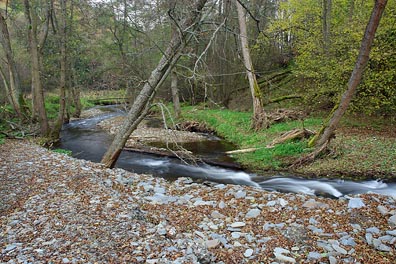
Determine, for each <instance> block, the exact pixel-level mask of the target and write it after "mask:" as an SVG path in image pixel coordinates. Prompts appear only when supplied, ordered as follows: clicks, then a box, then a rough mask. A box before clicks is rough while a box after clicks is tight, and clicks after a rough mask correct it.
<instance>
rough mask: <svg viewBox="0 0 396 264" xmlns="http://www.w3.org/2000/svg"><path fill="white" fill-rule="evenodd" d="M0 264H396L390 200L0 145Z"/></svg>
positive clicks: (22, 144) (394, 207)
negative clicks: (210, 178)
mask: <svg viewBox="0 0 396 264" xmlns="http://www.w3.org/2000/svg"><path fill="white" fill-rule="evenodd" d="M0 179H1V184H0V219H1V220H0V221H1V230H0V232H1V233H0V262H1V263H332V264H334V263H396V256H395V253H396V252H395V251H396V250H395V246H396V202H395V199H396V198H395V197H390V196H381V195H377V194H363V195H356V196H348V197H341V198H340V199H329V198H323V197H315V196H308V195H302V194H288V193H277V192H268V191H264V190H261V189H258V188H254V187H247V186H237V185H224V184H216V183H205V184H197V183H194V182H193V181H192V180H191V179H189V178H179V179H178V180H177V181H176V182H167V181H165V180H164V179H161V178H154V177H152V176H150V175H138V174H134V173H131V172H128V171H125V170H122V169H106V168H104V167H103V166H102V165H101V164H96V163H93V162H89V161H84V160H78V159H74V158H71V157H69V156H66V155H63V154H58V153H54V152H51V151H49V150H47V149H44V148H41V147H39V146H37V145H35V144H33V143H30V142H28V141H16V140H7V142H6V143H5V144H3V145H0Z"/></svg>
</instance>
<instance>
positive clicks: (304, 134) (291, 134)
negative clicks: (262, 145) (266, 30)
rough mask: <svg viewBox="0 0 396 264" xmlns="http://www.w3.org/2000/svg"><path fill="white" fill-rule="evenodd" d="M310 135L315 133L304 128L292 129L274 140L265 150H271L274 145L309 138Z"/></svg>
mask: <svg viewBox="0 0 396 264" xmlns="http://www.w3.org/2000/svg"><path fill="white" fill-rule="evenodd" d="M312 135H315V132H314V131H311V130H309V129H306V128H303V129H300V128H297V129H293V130H290V131H288V132H286V133H284V134H283V135H282V136H281V137H280V138H276V139H274V140H273V141H272V142H271V144H269V145H267V146H266V148H273V147H275V145H276V144H280V143H283V142H286V141H288V140H293V139H303V138H309V137H310V136H312Z"/></svg>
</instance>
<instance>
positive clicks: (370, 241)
mask: <svg viewBox="0 0 396 264" xmlns="http://www.w3.org/2000/svg"><path fill="white" fill-rule="evenodd" d="M365 238H366V242H367V244H369V245H372V244H373V235H372V234H371V233H366V235H365Z"/></svg>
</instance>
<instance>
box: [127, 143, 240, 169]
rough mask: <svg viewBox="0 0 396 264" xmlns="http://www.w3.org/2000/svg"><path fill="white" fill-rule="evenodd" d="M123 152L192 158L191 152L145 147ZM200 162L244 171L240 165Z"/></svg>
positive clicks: (208, 161)
mask: <svg viewBox="0 0 396 264" xmlns="http://www.w3.org/2000/svg"><path fill="white" fill-rule="evenodd" d="M123 150H126V151H131V152H137V153H143V154H151V155H156V156H159V157H168V158H175V159H180V157H182V158H185V159H188V158H190V157H191V152H189V151H188V153H185V152H184V151H177V154H176V153H175V151H169V150H166V149H160V148H152V147H143V148H131V147H124V149H123ZM199 160H200V161H202V163H206V164H209V165H213V166H220V167H224V168H229V169H237V170H238V169H242V168H241V166H240V165H239V164H234V163H228V162H220V161H213V160H208V159H199Z"/></svg>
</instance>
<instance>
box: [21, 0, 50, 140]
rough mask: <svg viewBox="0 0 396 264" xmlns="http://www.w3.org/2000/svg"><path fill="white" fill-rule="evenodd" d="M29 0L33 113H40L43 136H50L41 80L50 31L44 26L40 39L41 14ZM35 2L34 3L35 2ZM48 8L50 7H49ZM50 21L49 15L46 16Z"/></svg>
mask: <svg viewBox="0 0 396 264" xmlns="http://www.w3.org/2000/svg"><path fill="white" fill-rule="evenodd" d="M31 2H33V1H29V0H24V5H25V16H26V20H27V21H28V39H29V53H30V60H31V66H30V67H31V73H32V92H33V113H34V115H36V114H37V115H38V118H39V123H40V132H41V135H42V136H48V135H49V133H50V128H49V124H48V118H47V113H46V111H45V102H44V89H43V85H42V81H41V76H40V72H41V70H40V69H41V49H42V47H43V46H44V42H45V39H46V37H47V33H48V24H46V26H45V27H44V31H43V32H42V33H43V34H42V35H41V38H40V39H39V35H38V20H39V16H38V15H37V13H36V11H35V10H34V9H33V8H32V6H31ZM33 4H34V3H33ZM47 8H48V7H47ZM46 21H47V22H46V23H48V16H47V18H46Z"/></svg>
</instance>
